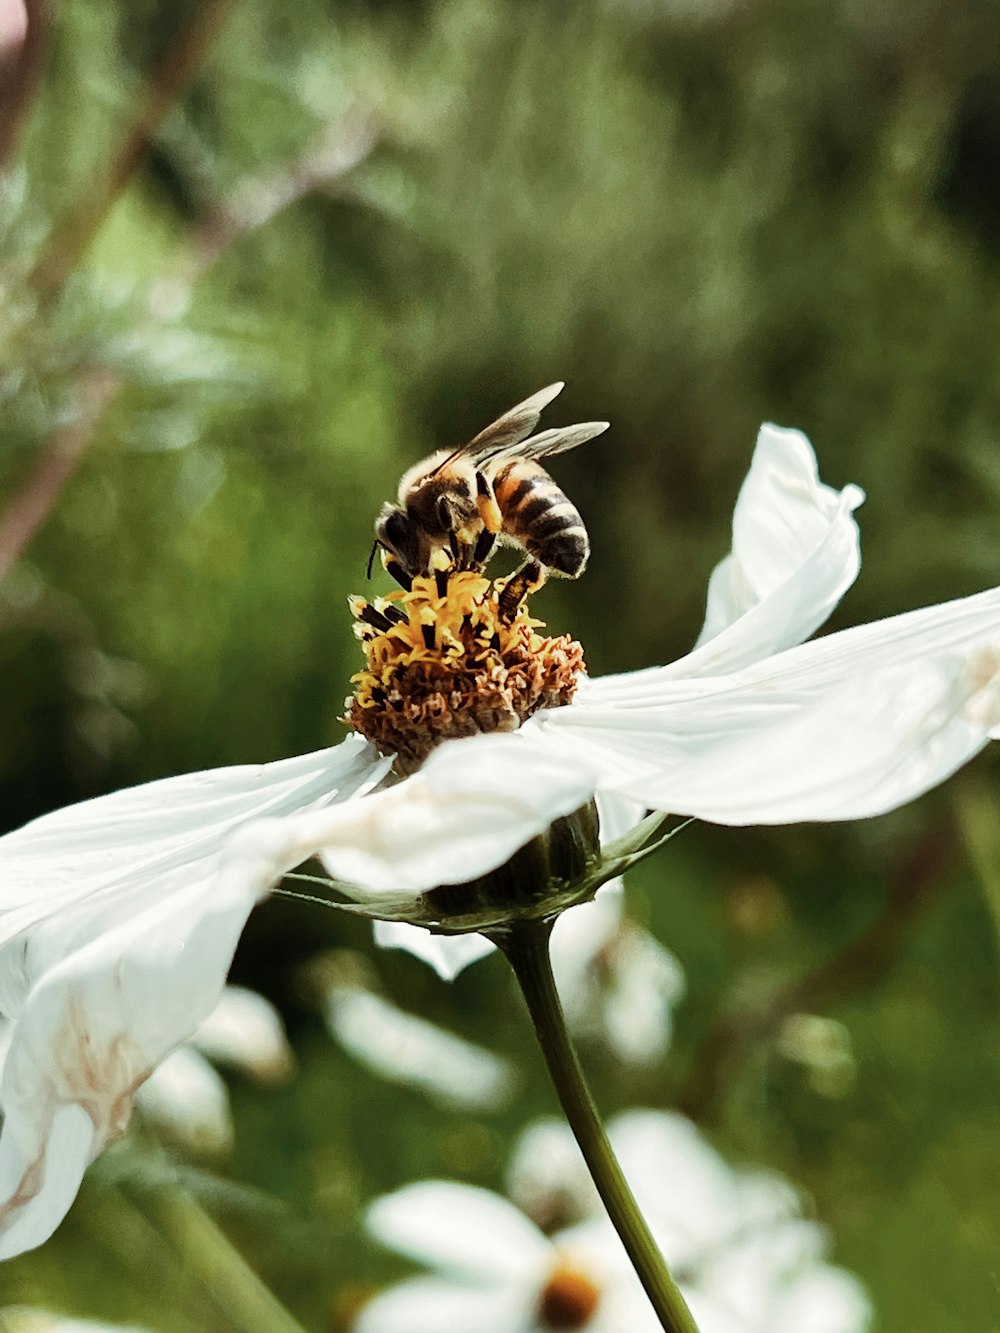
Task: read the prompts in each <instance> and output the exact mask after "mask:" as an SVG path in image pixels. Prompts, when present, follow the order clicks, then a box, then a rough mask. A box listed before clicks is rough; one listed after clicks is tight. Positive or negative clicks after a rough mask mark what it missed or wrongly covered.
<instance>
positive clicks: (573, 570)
mask: <svg viewBox="0 0 1000 1333" xmlns="http://www.w3.org/2000/svg"><path fill="white" fill-rule="evenodd" d="M493 493H494V495H495V496H496V498H497V504H498V505H499V506H500V513H501V514H502V515H503V531H504V533H505V534H506V535H507V536H508V537H513V539H514V540H515V541H517V542H519V543H520V544H521V545H522V546H523V547H524V549H525V550H526V551H527V552H528V554H529V555H530V556H531V557H532V558H533V559H535V560H537V561H538V563H539V564H540V565H544V566H545V568H546V569H547V570H549V571H550V573H554V574H562V575H563V577H564V578H568V579H575V578H577V577H578V576H579V575H580V574H582V573H583V570H584V567H585V565H586V563H587V557H588V556H589V555H590V540H589V538H588V537H587V529H586V528H585V527H584V526H583V519H582V518H581V517H580V514H579V511H578V510H577V508H576V506H575V505H574V504H572V503H571V501H569V500H567V499H566V496H565V495H564V494H563V492H562V491H561V490H560V489H559V487H558V486H557V485H556V483H555V482H554V481H553V480H552V478H551V477H550V476H549V474H548V473H547V472H546V471H545V469H544V468H543V467H540V466H539V465H538V464H537V463H533V462H526V461H524V460H517V459H515V460H514V461H513V462H510V463H505V464H504V465H503V466H502V467H500V468H499V469H498V470H497V474H496V476H495V477H494V478H493Z"/></svg>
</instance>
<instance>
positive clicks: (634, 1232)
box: [491, 921, 698, 1333]
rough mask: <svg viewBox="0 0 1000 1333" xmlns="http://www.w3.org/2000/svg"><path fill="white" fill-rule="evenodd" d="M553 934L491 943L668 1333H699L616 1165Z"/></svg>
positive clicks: (543, 931)
mask: <svg viewBox="0 0 1000 1333" xmlns="http://www.w3.org/2000/svg"><path fill="white" fill-rule="evenodd" d="M551 930H552V923H551V922H535V921H531V922H522V923H519V924H518V925H515V926H510V927H508V928H506V929H504V930H503V931H497V932H496V934H494V935H492V936H491V938H492V939H493V941H494V943H495V944H496V945H497V946H498V947H499V948H500V949H501V950H502V951H503V953H504V955H505V957H506V959H507V961H508V963H510V965H511V967H512V968H513V970H514V975H515V976H516V977H517V981H518V984H519V986H520V987H521V993H522V994H523V996H524V999H525V1002H526V1004H527V1006H528V1012H529V1013H530V1015H531V1021H532V1023H533V1024H534V1027H535V1035H536V1036H537V1037H538V1042H539V1045H540V1046H541V1048H542V1054H543V1055H544V1057H545V1063H546V1064H547V1066H548V1070H549V1074H550V1076H551V1078H552V1082H553V1084H554V1085H555V1089H556V1092H557V1093H558V1094H559V1100H560V1102H561V1103H562V1108H563V1111H564V1112H565V1114H566V1119H567V1120H568V1121H569V1124H570V1128H571V1129H572V1131H573V1133H574V1135H575V1136H576V1141H577V1143H578V1144H579V1145H580V1151H581V1152H582V1153H583V1156H584V1160H585V1161H586V1163H587V1166H588V1168H589V1170H590V1174H591V1176H592V1177H593V1180H594V1184H595V1185H596V1186H597V1191H598V1193H599V1194H600V1196H601V1199H602V1200H603V1202H604V1206H605V1208H606V1209H607V1210H608V1216H609V1217H610V1218H611V1221H612V1223H613V1224H614V1227H615V1230H616V1231H617V1232H618V1235H619V1236H620V1237H621V1240H622V1244H623V1245H624V1246H625V1250H626V1252H627V1254H628V1256H629V1258H630V1259H631V1261H632V1265H633V1267H634V1268H635V1271H636V1273H637V1274H638V1276H639V1281H640V1282H641V1283H642V1285H643V1287H644V1288H645V1291H646V1295H647V1296H648V1297H649V1299H650V1301H651V1302H652V1305H653V1309H654V1310H655V1311H656V1314H657V1317H658V1319H659V1321H660V1323H661V1325H662V1326H663V1328H664V1330H665V1333H698V1326H697V1324H695V1322H694V1319H693V1318H692V1316H691V1311H690V1310H689V1309H688V1307H687V1305H686V1303H685V1301H684V1297H683V1296H682V1295H681V1293H680V1289H679V1288H678V1286H677V1284H676V1282H674V1280H673V1278H672V1277H671V1276H670V1272H669V1270H668V1269H667V1265H666V1263H665V1261H664V1258H663V1255H662V1254H661V1253H660V1250H659V1247H658V1246H657V1244H656V1241H655V1240H654V1239H653V1236H652V1233H651V1232H650V1230H649V1227H648V1226H647V1225H646V1220H645V1218H644V1217H643V1215H642V1213H641V1212H640V1211H639V1206H638V1204H637V1203H636V1201H635V1196H634V1195H633V1194H632V1191H631V1190H630V1189H629V1186H628V1183H627V1181H626V1180H625V1177H624V1175H623V1174H622V1169H621V1167H620V1166H619V1165H618V1161H617V1159H616V1157H615V1155H614V1152H613V1151H612V1148H611V1144H610V1143H609V1142H608V1136H607V1134H606V1133H605V1132H604V1126H603V1125H602V1123H601V1118H600V1115H599V1114H598V1111H597V1107H596V1106H595V1104H594V1099H593V1097H592V1096H591V1094H590V1089H589V1088H588V1087H587V1083H586V1080H585V1078H584V1075H583V1070H582V1069H581V1067H580V1061H579V1059H578V1058H577V1054H576V1051H575V1050H574V1048H573V1044H572V1042H571V1041H570V1038H569V1033H568V1032H567V1030H566V1019H565V1016H564V1014H563V1010H562V1005H561V1004H560V1002H559V994H558V992H557V990H556V984H555V978H554V977H553V975H552V962H551V959H550V957H549V935H550V933H551Z"/></svg>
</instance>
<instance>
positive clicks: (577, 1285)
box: [538, 1264, 601, 1330]
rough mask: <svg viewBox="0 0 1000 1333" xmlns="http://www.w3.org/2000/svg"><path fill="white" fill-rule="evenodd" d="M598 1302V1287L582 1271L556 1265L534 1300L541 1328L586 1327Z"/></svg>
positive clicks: (564, 1328)
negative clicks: (538, 1297)
mask: <svg viewBox="0 0 1000 1333" xmlns="http://www.w3.org/2000/svg"><path fill="white" fill-rule="evenodd" d="M600 1303H601V1290H600V1287H598V1286H597V1285H596V1283H595V1282H594V1281H593V1280H592V1279H591V1278H589V1277H587V1275H586V1274H585V1273H580V1272H578V1271H577V1270H576V1269H575V1268H570V1267H567V1266H565V1265H563V1264H560V1265H559V1266H558V1267H557V1268H555V1269H554V1270H553V1272H552V1274H551V1275H550V1277H549V1280H548V1282H547V1283H546V1284H545V1287H544V1289H543V1290H542V1294H541V1297H540V1299H539V1302H538V1318H539V1323H540V1324H541V1326H542V1327H543V1328H546V1329H553V1330H557V1329H558V1330H569V1329H581V1328H586V1327H587V1325H588V1324H589V1323H590V1321H591V1319H592V1318H593V1316H594V1315H595V1314H596V1312H597V1307H598V1306H599V1305H600Z"/></svg>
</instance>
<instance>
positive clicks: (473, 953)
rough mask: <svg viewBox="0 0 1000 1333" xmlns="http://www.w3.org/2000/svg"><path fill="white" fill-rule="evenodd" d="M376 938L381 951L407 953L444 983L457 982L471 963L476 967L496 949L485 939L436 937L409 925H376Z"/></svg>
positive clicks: (378, 923)
mask: <svg viewBox="0 0 1000 1333" xmlns="http://www.w3.org/2000/svg"><path fill="white" fill-rule="evenodd" d="M374 934H375V943H376V944H377V945H379V946H380V947H381V948H383V949H405V950H406V952H407V953H411V954H413V956H414V958H419V959H420V960H421V962H424V963H427V964H428V966H429V967H432V968H433V969H434V971H435V972H436V973H437V974H438V976H439V977H440V978H441V980H442V981H454V980H455V978H456V977H457V976H458V974H459V972H462V971H464V969H465V968H467V967H468V966H469V965H470V963H477V962H478V961H479V959H480V958H485V957H486V955H487V954H491V953H493V951H494V949H495V947H496V946H495V945H493V944H491V943H490V941H489V940H488V939H486V938H485V937H484V936H482V935H475V934H470V935H435V934H433V933H432V932H431V931H429V930H425V929H424V927H423V926H411V925H410V924H409V922H407V921H376V922H375V926H374Z"/></svg>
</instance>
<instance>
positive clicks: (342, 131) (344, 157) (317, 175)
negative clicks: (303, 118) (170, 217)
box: [191, 107, 378, 281]
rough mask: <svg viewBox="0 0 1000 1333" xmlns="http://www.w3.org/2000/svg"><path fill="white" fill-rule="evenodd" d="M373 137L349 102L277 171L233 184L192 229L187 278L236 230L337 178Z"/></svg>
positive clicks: (259, 222) (259, 223)
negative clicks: (223, 203) (218, 205)
mask: <svg viewBox="0 0 1000 1333" xmlns="http://www.w3.org/2000/svg"><path fill="white" fill-rule="evenodd" d="M377 137H378V136H377V132H376V130H375V126H374V124H373V122H372V120H371V118H370V117H369V116H368V115H367V114H366V113H365V112H363V111H362V110H361V109H360V108H357V107H355V108H352V109H351V110H350V111H349V112H348V113H347V114H346V115H345V116H344V117H343V119H342V120H341V121H340V122H339V123H338V124H337V126H336V127H335V128H331V129H330V130H329V131H328V132H327V133H326V134H325V135H323V137H322V138H321V139H320V141H319V142H318V143H317V144H316V145H315V146H314V147H313V148H311V149H310V150H309V151H308V152H306V153H304V154H303V155H302V156H301V157H299V158H296V159H294V160H293V161H292V162H291V163H289V164H287V165H286V166H285V167H283V168H281V169H280V170H278V171H273V172H269V173H267V174H266V175H260V176H255V177H253V178H251V179H250V180H248V181H246V182H244V183H243V184H241V185H239V186H238V187H237V188H236V190H235V191H234V192H233V194H232V197H231V199H230V201H229V203H228V204H227V205H226V207H225V208H224V209H220V210H219V211H217V212H216V213H215V214H214V215H213V216H212V217H211V218H209V219H208V221H206V222H205V223H203V224H202V225H201V226H200V227H199V228H198V229H197V230H196V231H195V234H194V240H193V245H192V250H193V252H194V255H195V264H194V271H193V273H192V274H191V280H192V281H193V280H194V279H195V278H196V277H197V276H198V275H199V274H200V273H202V272H203V271H204V270H205V269H206V268H208V267H209V266H210V265H211V264H213V263H214V262H215V260H216V259H218V257H219V255H220V254H222V252H223V251H224V250H226V249H228V248H229V246H230V245H232V244H233V242H234V241H236V240H238V239H239V238H240V237H241V236H245V235H247V234H248V233H249V232H252V231H257V230H258V228H260V227H263V226H264V225H265V224H266V223H268V222H270V221H271V219H272V218H274V217H276V216H277V215H278V214H279V213H281V212H282V211H283V210H284V209H286V208H287V207H288V206H289V204H293V203H295V202H296V201H297V200H299V199H302V198H303V197H304V196H305V195H307V194H311V193H312V192H313V191H314V190H317V189H322V188H327V187H329V186H330V185H331V184H332V183H333V182H334V181H337V180H340V179H341V178H342V177H343V176H345V175H346V174H347V173H348V172H349V171H350V170H351V169H352V168H353V167H356V166H357V165H358V164H359V163H360V162H363V161H364V159H365V158H366V157H367V156H368V155H369V153H370V152H371V151H372V149H373V148H374V147H375V144H376V141H377Z"/></svg>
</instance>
